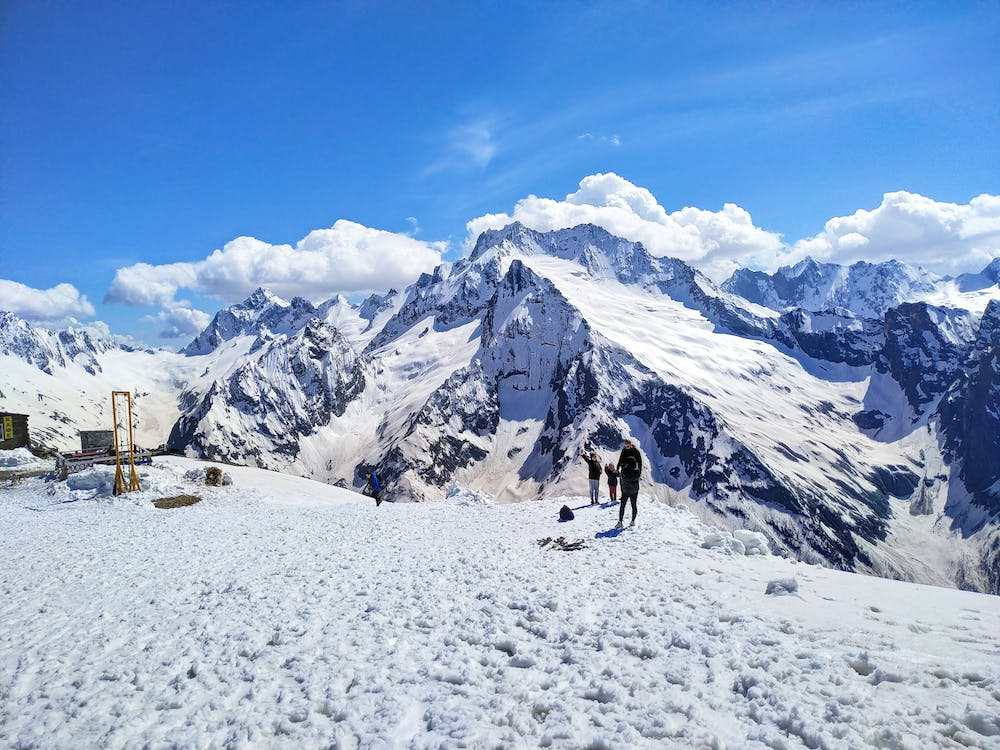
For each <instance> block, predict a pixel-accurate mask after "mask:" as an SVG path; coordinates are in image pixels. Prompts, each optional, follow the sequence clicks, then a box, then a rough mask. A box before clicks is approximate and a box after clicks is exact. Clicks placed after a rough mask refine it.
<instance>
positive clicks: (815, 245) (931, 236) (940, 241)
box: [782, 191, 1000, 274]
mask: <svg viewBox="0 0 1000 750" xmlns="http://www.w3.org/2000/svg"><path fill="white" fill-rule="evenodd" d="M806 255H811V256H812V257H813V258H816V259H817V260H827V261H832V262H835V263H844V264H847V263H853V262H856V261H859V260H867V261H871V262H878V261H885V260H890V259H895V260H901V261H904V262H906V263H913V264H916V265H921V266H923V267H924V268H927V269H929V270H931V271H936V272H938V273H942V274H954V273H960V272H963V271H979V270H982V269H983V268H984V267H985V266H986V265H987V264H988V263H989V262H990V261H991V260H992V259H993V258H994V257H997V256H998V255H1000V196H996V195H980V196H978V197H976V198H973V199H972V200H971V201H969V203H965V204H958V203H941V202H938V201H935V200H932V199H930V198H927V197H924V196H922V195H918V194H916V193H908V192H905V191H899V192H895V193H886V194H885V195H884V196H882V203H881V205H879V206H878V208H875V209H873V210H871V211H866V210H863V209H862V210H859V211H856V212H855V213H854V214H852V215H851V216H839V217H836V218H833V219H830V220H829V221H828V222H826V226H825V227H824V229H823V231H822V232H820V233H819V234H817V235H816V236H815V237H809V238H806V239H803V240H800V241H798V242H796V243H795V244H794V245H793V246H792V248H790V250H789V251H788V253H787V255H786V256H785V257H784V258H782V260H784V261H786V262H795V261H797V260H800V259H801V258H803V257H805V256H806Z"/></svg>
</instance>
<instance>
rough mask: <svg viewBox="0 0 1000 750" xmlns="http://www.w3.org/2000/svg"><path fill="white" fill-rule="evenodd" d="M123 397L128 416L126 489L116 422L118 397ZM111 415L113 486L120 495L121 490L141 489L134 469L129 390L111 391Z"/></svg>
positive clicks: (133, 431)
mask: <svg viewBox="0 0 1000 750" xmlns="http://www.w3.org/2000/svg"><path fill="white" fill-rule="evenodd" d="M119 397H122V398H124V401H125V414H126V415H127V417H128V457H129V482H128V489H126V488H125V472H124V471H122V449H123V447H124V446H122V444H121V441H120V440H119V435H118V432H119V427H120V425H119V424H118V399H119ZM111 415H112V417H113V419H114V428H115V429H114V433H115V486H114V490H113V492H114V494H116V495H120V494H122V493H123V492H132V491H134V490H138V489H141V488H140V487H139V474H138V472H136V469H135V430H134V428H133V425H132V394H131V393H130V392H129V391H112V392H111Z"/></svg>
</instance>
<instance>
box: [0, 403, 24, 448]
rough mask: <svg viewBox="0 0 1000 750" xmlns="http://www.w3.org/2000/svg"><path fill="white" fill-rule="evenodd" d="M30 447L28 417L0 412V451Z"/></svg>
mask: <svg viewBox="0 0 1000 750" xmlns="http://www.w3.org/2000/svg"><path fill="white" fill-rule="evenodd" d="M21 447H25V448H27V447H28V415H27V414H12V413H11V412H8V411H2V412H0V450H5V451H9V450H13V449H14V448H21Z"/></svg>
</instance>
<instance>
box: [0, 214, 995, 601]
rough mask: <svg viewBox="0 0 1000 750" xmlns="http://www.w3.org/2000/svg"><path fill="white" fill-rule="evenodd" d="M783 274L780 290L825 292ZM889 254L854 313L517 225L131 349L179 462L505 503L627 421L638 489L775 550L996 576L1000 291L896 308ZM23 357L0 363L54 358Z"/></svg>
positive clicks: (637, 251) (552, 476)
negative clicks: (638, 467)
mask: <svg viewBox="0 0 1000 750" xmlns="http://www.w3.org/2000/svg"><path fill="white" fill-rule="evenodd" d="M800 266H802V268H801V269H800V270H799V272H798V273H797V274H796V275H795V277H796V278H797V279H799V280H800V281H799V282H796V283H799V286H798V287H797V289H798V291H797V292H796V294H799V295H800V296H802V295H804V294H805V292H804V291H803V290H805V289H806V286H807V285H806V283H805V281H804V279H808V278H812V279H813V280H814V282H815V283H814V284H813V287H810V288H813V289H814V290H815V289H818V288H819V287H820V286H822V284H826V287H825V288H826V289H827V290H828V291H829V290H830V289H832V288H833V286H834V285H833V281H832V280H833V279H834V277H835V276H836V274H835V273H834V272H833V271H832V270H831V269H829V268H826V267H824V266H820V265H819V264H805V265H803V264H800ZM852 268H854V267H852ZM900 268H901V264H896V265H893V264H883V267H874V266H872V267H869V268H867V269H864V268H863V269H860V270H859V271H858V273H855V274H854V275H853V276H851V274H847V277H846V278H847V281H848V282H851V283H850V284H847V286H850V287H851V288H852V289H853V290H854V292H857V290H859V289H864V290H865V293H864V294H860V293H854V292H852V293H851V294H846V295H845V296H842V297H836V298H835V300H834V301H836V302H840V303H845V304H849V305H854V307H848V306H843V305H841V306H830V305H828V304H826V302H823V303H822V304H820V303H819V302H815V303H810V305H808V306H798V307H793V308H791V309H785V308H786V307H787V306H786V305H783V304H781V305H779V304H777V303H776V302H775V299H776V298H772V297H766V296H762V295H760V294H758V295H757V296H756V297H755V298H754V299H752V300H748V299H746V298H745V297H743V296H740V295H739V294H737V293H736V291H738V288H737V287H736V286H734V284H732V283H727V284H726V285H723V287H722V288H720V287H718V286H716V285H715V284H713V283H712V282H711V281H710V280H709V279H708V278H707V277H705V276H704V275H703V274H701V273H700V272H698V271H697V270H695V269H694V268H692V267H690V266H689V265H687V264H685V263H683V262H681V261H679V260H676V259H669V258H657V257H653V256H651V255H650V254H649V253H648V252H647V251H646V250H645V249H644V248H643V247H642V245H640V244H637V243H632V242H628V241H626V240H623V239H621V238H617V237H613V236H611V235H609V234H608V233H607V232H605V231H604V230H602V229H599V228H597V227H593V226H581V227H575V228H572V229H566V230H560V231H556V232H549V233H539V232H535V231H532V230H529V229H527V228H526V227H524V226H522V225H520V224H513V225H511V226H508V227H506V228H504V229H502V230H497V231H490V232H486V233H484V234H483V235H482V236H481V237H480V238H479V240H478V242H477V243H476V245H475V247H474V249H473V251H472V252H471V253H470V254H469V256H468V257H466V258H464V259H462V260H461V261H458V262H456V263H454V264H445V265H442V266H440V267H439V268H437V269H436V270H435V271H434V272H433V273H431V274H425V275H424V276H422V277H421V278H420V279H419V280H418V281H417V282H416V283H414V284H413V285H412V286H410V287H409V288H408V289H406V290H404V291H403V292H402V293H390V294H389V295H386V296H385V297H375V298H371V299H369V300H368V301H366V302H365V303H364V304H362V305H354V304H352V303H350V302H348V301H347V300H345V299H343V298H335V299H333V300H330V301H329V302H326V303H324V304H322V305H319V306H314V305H312V304H311V303H309V302H307V301H305V300H292V301H291V302H286V301H284V300H281V299H279V298H277V297H275V296H274V295H273V294H271V293H270V292H268V291H266V290H258V291H257V292H255V293H254V294H253V295H252V296H251V297H250V298H249V299H248V300H246V301H245V302H243V303H241V304H239V305H235V306H233V307H230V308H227V309H226V310H223V311H221V312H220V313H218V315H216V317H215V319H214V320H213V321H212V323H211V324H210V325H209V327H208V328H207V329H206V330H205V332H203V333H202V334H201V335H199V337H198V338H197V339H195V341H194V342H192V344H191V345H190V346H188V347H187V349H185V350H184V353H183V354H177V355H169V354H168V353H160V354H156V355H149V356H156V357H159V358H160V360H159V361H160V362H162V363H163V364H162V365H161V369H162V370H163V374H164V375H166V374H167V373H169V374H170V375H169V377H161V378H160V379H159V383H158V388H159V390H158V392H159V393H161V394H169V397H172V398H174V399H175V401H174V404H173V409H174V412H173V419H172V420H171V421H170V424H171V428H170V429H168V430H167V431H166V432H169V434H170V443H171V445H173V446H174V447H176V448H179V449H181V450H184V451H185V452H187V453H188V454H189V455H202V456H211V457H214V458H219V459H225V460H229V461H233V462H238V463H248V464H251V465H257V466H261V467H267V468H272V469H279V470H282V471H285V472H288V473H292V474H299V475H304V476H309V477H313V478H317V479H320V480H322V481H326V482H330V483H347V484H354V485H357V484H359V483H360V481H361V477H362V476H363V472H364V470H365V469H367V468H369V467H371V466H377V467H379V468H380V469H381V471H382V474H383V475H384V478H385V479H386V480H387V485H388V488H387V494H388V495H389V496H391V497H393V498H395V499H413V500H430V499H437V498H440V497H441V496H442V495H443V494H444V492H445V490H446V488H447V487H448V486H449V484H450V483H452V482H454V481H458V482H461V483H462V484H463V485H464V486H467V487H470V488H472V489H477V490H484V491H487V492H489V493H490V494H492V495H495V496H497V497H498V498H499V499H501V500H503V501H510V500H519V499H537V498H545V497H551V496H553V495H563V494H575V493H580V492H582V491H583V489H584V487H585V484H586V471H585V468H584V467H583V465H582V464H581V462H579V461H578V460H577V458H576V457H577V455H578V453H579V451H580V449H581V448H582V447H584V446H588V447H591V448H593V449H595V450H597V451H598V452H599V453H601V454H602V455H603V456H604V457H605V459H606V460H609V459H614V458H615V457H616V456H617V452H618V450H619V449H620V448H621V445H622V442H623V440H624V438H625V437H631V438H633V439H635V440H636V441H637V442H638V444H639V446H640V449H641V451H642V453H643V455H644V456H645V457H646V462H645V466H644V470H643V478H642V488H643V490H642V491H643V492H644V493H646V494H648V495H650V496H652V497H655V498H657V499H659V500H663V501H666V502H669V503H671V504H678V503H680V504H687V505H688V506H689V507H691V508H692V509H693V510H694V512H696V513H697V514H699V515H700V516H702V517H703V518H705V519H706V520H710V521H711V522H713V523H716V524H719V525H722V526H728V527H731V528H734V527H750V528H754V529H756V530H758V531H761V532H763V533H764V534H766V535H767V537H768V539H769V541H770V543H771V545H772V547H773V548H774V549H775V550H778V551H781V552H783V553H785V554H789V555H792V556H795V557H798V558H800V559H804V560H809V561H822V562H824V563H825V564H828V565H833V566H835V567H839V568H844V569H850V570H862V571H867V572H874V573H877V574H880V575H884V576H889V577H899V578H907V579H912V580H918V581H925V582H932V583H951V584H955V583H957V584H959V585H961V586H965V587H969V588H976V589H979V590H988V591H993V592H1000V565H998V562H1000V561H998V553H997V551H996V548H997V545H998V541H997V540H998V538H1000V536H998V534H997V528H998V523H997V522H998V518H1000V502H998V497H1000V474H998V472H1000V469H998V465H1000V461H996V460H990V457H991V456H1000V425H998V423H997V421H998V419H997V415H998V414H1000V409H998V408H997V403H998V401H1000V379H998V376H997V370H998V367H997V356H998V354H997V351H998V343H997V340H996V331H997V330H1000V323H998V319H1000V288H997V287H993V288H992V289H990V288H989V287H984V288H980V289H978V290H977V291H976V295H977V296H976V300H977V302H976V304H974V305H970V307H969V308H968V309H958V308H955V307H952V306H945V305H939V304H931V303H930V302H928V301H916V302H914V301H906V300H907V299H910V298H912V297H913V296H917V297H919V296H921V295H928V294H931V292H934V290H935V289H937V290H938V291H940V286H938V287H934V283H937V282H934V280H928V279H927V278H925V277H924V276H920V275H919V274H917V275H914V274H912V273H910V272H909V271H906V270H905V269H903V271H900ZM834 270H835V269H834ZM860 271H864V273H860ZM987 271H989V269H987ZM987 271H984V274H986V273H987ZM897 272H898V273H897ZM776 276H777V275H776ZM824 279H825V280H826V281H823V280H824ZM859 279H861V281H859ZM900 280H902V281H900ZM903 281H905V282H906V283H903ZM876 282H877V283H876ZM845 283H846V282H845ZM949 283H957V282H955V281H954V280H952V281H951V282H949ZM843 288H846V287H843ZM744 291H746V290H744ZM935 293H936V292H935ZM810 294H813V296H812V297H809V299H811V300H818V299H819V297H818V296H817V295H816V294H814V293H813V292H810ZM907 295H909V297H907ZM984 295H985V296H984ZM990 295H992V297H990ZM931 296H932V298H933V295H931ZM783 299H784V298H783ZM824 299H825V298H824ZM934 299H937V298H934ZM957 299H960V300H963V299H965V298H963V297H961V296H959V297H958V298H957ZM984 299H985V300H986V301H985V302H984V301H983V300H984ZM990 299H993V301H992V302H990V301H989V300H990ZM980 303H982V304H980ZM774 308H780V309H774ZM810 308H813V309H810ZM984 308H985V310H984ZM5 326H6V327H5V330H6V329H7V328H9V332H8V333H7V334H5V338H4V339H3V340H4V341H6V340H8V339H9V340H12V341H13V340H17V341H19V342H26V341H29V340H30V333H31V330H30V327H28V329H27V330H25V328H24V327H23V326H19V325H17V324H15V323H14V322H13V321H11V322H10V323H9V324H5ZM38 351H41V350H37V351H36V349H34V348H32V347H29V346H27V345H26V344H24V345H20V346H19V348H18V352H20V353H19V354H14V355H11V356H15V357H19V358H20V360H19V361H20V363H21V365H23V367H33V368H36V372H37V371H39V370H40V369H42V368H43V367H45V366H48V367H49V369H50V370H52V368H53V366H54V365H53V364H52V363H53V362H54V361H55V360H53V358H52V356H51V355H49V357H48V359H46V358H45V357H44V356H40V355H39V354H38ZM135 356H138V353H135ZM104 361H105V359H101V360H100V362H101V363H102V364H103V362H104ZM55 366H59V365H55ZM65 367H66V371H67V374H71V379H72V380H73V381H74V383H76V384H82V383H85V382H87V380H86V378H85V370H81V369H80V366H79V365H78V364H76V363H74V364H72V365H71V364H70V363H69V362H68V361H67V363H66V365H65ZM74 367H75V368H76V369H73V368H74ZM105 369H107V366H105ZM93 377H95V376H94V375H93V374H91V378H93ZM168 383H169V384H168ZM81 387H82V386H81ZM117 387H122V386H117ZM170 389H173V390H170ZM3 390H4V391H6V387H5V388H3ZM22 408H27V407H22ZM162 412H163V414H164V415H167V418H169V414H170V411H169V409H163V410H162ZM166 432H164V436H165V435H166Z"/></svg>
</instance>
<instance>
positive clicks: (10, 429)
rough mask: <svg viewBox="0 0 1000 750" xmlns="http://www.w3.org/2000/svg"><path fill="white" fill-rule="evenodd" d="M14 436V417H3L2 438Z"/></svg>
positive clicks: (6, 438)
mask: <svg viewBox="0 0 1000 750" xmlns="http://www.w3.org/2000/svg"><path fill="white" fill-rule="evenodd" d="M13 437H14V418H13V417H4V418H3V439H4V440H10V439H12V438H13Z"/></svg>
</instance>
